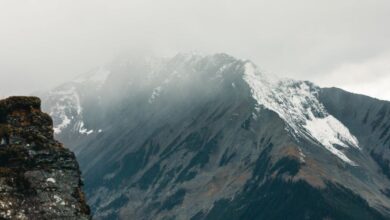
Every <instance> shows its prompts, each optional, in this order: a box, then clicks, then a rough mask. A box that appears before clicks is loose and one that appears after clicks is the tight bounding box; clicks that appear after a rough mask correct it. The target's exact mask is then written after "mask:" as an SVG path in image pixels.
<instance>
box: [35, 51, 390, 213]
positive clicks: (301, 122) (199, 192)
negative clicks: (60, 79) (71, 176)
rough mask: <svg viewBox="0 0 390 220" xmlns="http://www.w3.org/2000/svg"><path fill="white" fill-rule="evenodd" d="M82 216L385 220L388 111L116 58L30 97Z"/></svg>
mask: <svg viewBox="0 0 390 220" xmlns="http://www.w3.org/2000/svg"><path fill="white" fill-rule="evenodd" d="M42 97H43V103H44V105H43V106H44V109H45V110H46V111H47V112H49V113H50V115H51V116H52V117H53V119H54V124H55V131H56V136H57V137H58V138H59V139H60V140H61V141H63V142H64V143H66V144H67V145H68V146H72V148H71V149H72V150H73V151H75V152H76V155H77V158H78V160H79V162H80V166H81V169H82V171H83V174H84V178H85V185H86V186H85V187H86V193H87V197H88V201H89V204H90V205H91V207H92V211H93V214H94V218H96V219H191V220H203V219H213V220H214V219H224V220H225V219H241V220H245V219H286V218H288V219H390V103H389V102H387V101H381V100H376V99H373V98H370V97H366V96H362V95H357V94H352V93H348V92H346V91H343V90H340V89H336V88H320V87H318V86H316V85H314V84H313V83H311V82H308V81H296V80H290V79H274V78H273V77H272V76H267V75H265V74H263V73H261V72H260V71H259V69H258V68H257V66H256V65H255V64H254V63H252V62H251V61H248V60H240V59H236V58H234V57H231V56H229V55H227V54H215V55H210V56H204V55H198V54H179V55H177V56H175V57H173V58H144V57H136V58H132V59H119V60H116V61H115V62H112V63H111V64H109V65H107V66H105V67H102V68H100V69H97V70H95V71H92V72H90V73H88V74H85V75H83V76H81V77H79V78H78V79H75V80H74V81H71V82H68V83H66V84H64V85H61V86H59V87H58V88H56V89H54V90H52V91H50V92H47V93H45V94H42Z"/></svg>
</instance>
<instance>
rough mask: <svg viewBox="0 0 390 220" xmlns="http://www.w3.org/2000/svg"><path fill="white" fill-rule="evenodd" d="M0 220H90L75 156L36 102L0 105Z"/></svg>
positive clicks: (11, 101)
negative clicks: (62, 142) (54, 133)
mask: <svg viewBox="0 0 390 220" xmlns="http://www.w3.org/2000/svg"><path fill="white" fill-rule="evenodd" d="M0 139H1V142H2V143H1V145H0V219H90V210H89V207H88V205H87V204H86V201H85V196H84V193H83V191H82V182H81V178H80V170H79V166H78V163H77V161H76V158H75V155H74V154H73V153H72V152H70V151H69V150H68V149H66V148H64V147H63V145H62V144H61V143H59V142H57V141H56V140H54V139H53V121H52V119H51V118H50V116H49V115H48V114H45V113H43V112H41V100H40V99H39V98H37V97H10V98H8V99H5V100H0Z"/></svg>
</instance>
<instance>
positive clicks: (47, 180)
mask: <svg viewBox="0 0 390 220" xmlns="http://www.w3.org/2000/svg"><path fill="white" fill-rule="evenodd" d="M46 182H49V183H56V180H55V179H54V178H52V177H50V178H47V179H46Z"/></svg>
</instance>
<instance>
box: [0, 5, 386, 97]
mask: <svg viewBox="0 0 390 220" xmlns="http://www.w3.org/2000/svg"><path fill="white" fill-rule="evenodd" d="M389 20H390V2H389V1H386V0H370V1H369V0H363V1H359V3H357V2H356V1H352V0H342V1H335V0H330V1H315V2H314V1H309V0H298V1H294V2H291V1H287V0H283V1H282V0H277V1H272V2H269V1H253V0H242V1H232V0H223V1H222V0H215V1H206V0H198V1H195V0H189V1H179V0H167V1H157V2H156V1H151V0H142V1H141V0H132V1H124V0H123V1H122V0H115V1H110V2H108V1H103V0H85V1H75V0H68V1H60V0H41V1H33V0H13V1H2V2H1V3H0V48H1V50H0V76H1V81H0V96H8V95H19V94H31V93H33V92H35V91H37V90H46V89H50V88H52V87H55V86H56V85H58V84H61V83H63V82H66V81H68V80H71V79H74V78H76V77H77V76H78V75H80V74H83V73H85V72H88V71H89V70H91V69H93V68H96V67H98V66H102V65H105V64H107V63H109V62H111V61H112V60H114V59H116V58H117V57H121V56H123V54H128V53H131V54H138V53H148V54H153V55H154V56H163V57H167V56H168V57H172V56H174V55H175V54H177V53H179V52H188V51H198V52H201V53H206V54H213V53H218V52H225V53H228V54H230V55H233V56H235V57H237V58H240V59H250V60H252V61H253V62H255V63H256V64H257V65H258V66H259V67H260V68H261V69H262V70H263V71H264V72H266V73H267V74H271V75H273V74H276V75H279V76H282V77H291V78H295V79H305V80H311V81H313V82H315V83H317V84H319V85H320V86H337V87H341V88H344V89H347V90H349V91H352V92H357V93H363V94H367V95H370V96H374V97H377V98H381V99H387V100H390V88H389V86H388V85H389V83H390V29H389V28H388V21H389Z"/></svg>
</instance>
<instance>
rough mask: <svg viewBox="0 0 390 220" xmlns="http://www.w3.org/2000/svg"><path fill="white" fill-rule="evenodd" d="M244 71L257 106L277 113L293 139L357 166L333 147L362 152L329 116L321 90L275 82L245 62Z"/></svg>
mask: <svg viewBox="0 0 390 220" xmlns="http://www.w3.org/2000/svg"><path fill="white" fill-rule="evenodd" d="M244 69H245V72H244V80H245V81H246V82H247V84H248V85H249V86H250V88H251V92H252V95H253V97H254V99H255V100H256V101H257V103H258V105H259V106H263V107H265V108H267V109H269V110H272V111H274V112H276V113H277V114H278V115H279V117H281V118H282V119H283V120H284V121H285V122H286V123H287V125H288V126H287V128H286V129H287V130H288V131H290V132H291V133H292V134H293V136H294V137H304V138H309V139H314V140H316V141H317V142H319V143H320V144H321V145H323V146H324V147H325V149H327V150H328V151H330V152H331V153H332V154H334V155H336V156H337V157H338V158H340V159H341V160H343V161H345V162H347V163H349V164H351V165H356V164H355V163H354V162H353V161H352V160H350V159H349V158H348V157H347V156H346V155H345V154H344V153H343V152H342V151H341V150H338V149H337V148H336V147H335V146H334V145H339V146H342V147H344V148H349V147H355V148H357V149H360V148H359V143H358V141H357V139H356V137H354V136H353V135H352V134H351V133H350V132H349V130H348V128H346V127H345V126H344V125H343V124H342V123H341V122H340V121H338V120H337V119H336V118H334V117H333V116H331V115H329V113H328V112H327V111H326V110H325V107H324V106H323V105H322V104H321V103H320V102H319V100H318V98H317V95H318V91H319V88H318V87H316V86H314V85H313V84H311V83H309V82H302V81H295V80H278V81H275V82H272V81H271V80H269V79H268V78H267V77H266V76H264V75H262V74H261V73H260V72H259V71H257V70H256V66H255V65H254V64H253V63H251V62H246V63H245V65H244Z"/></svg>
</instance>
